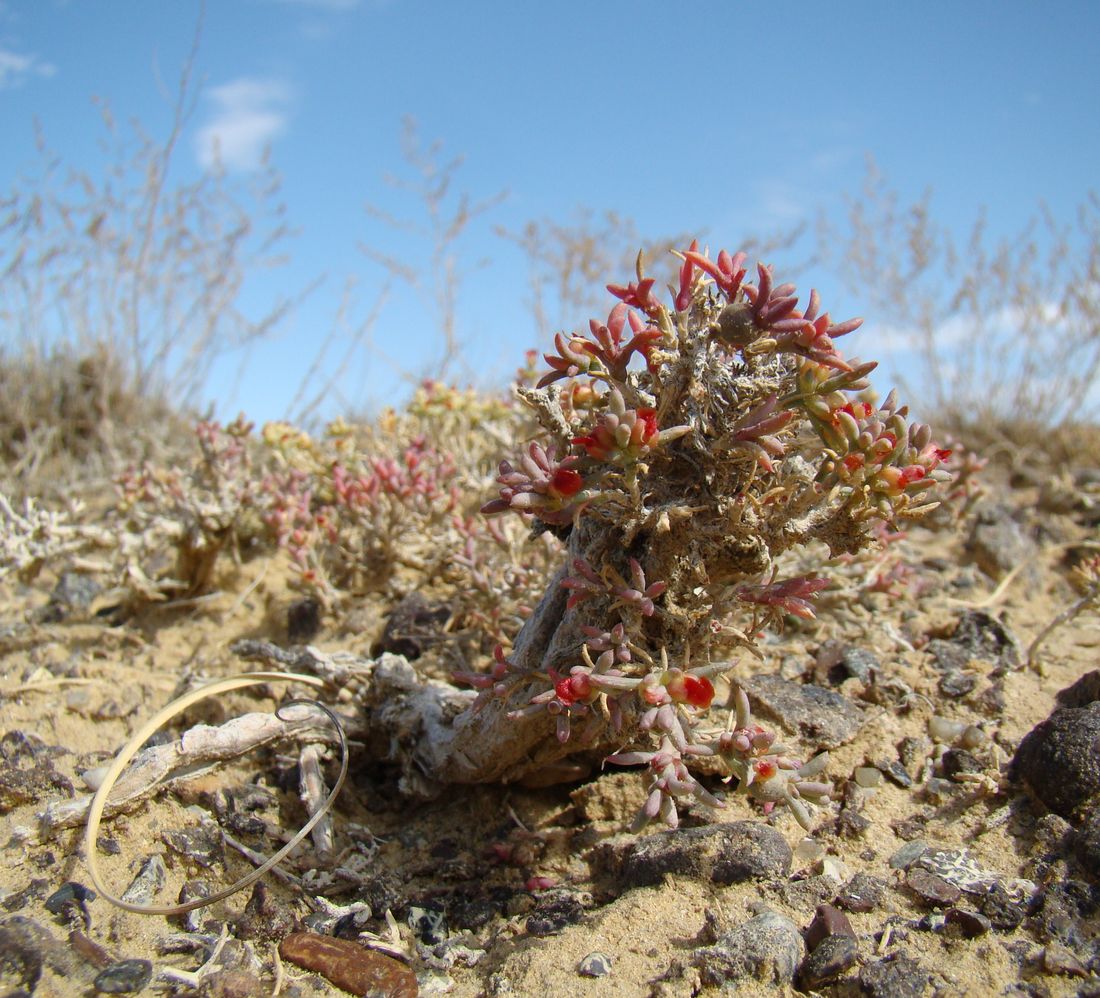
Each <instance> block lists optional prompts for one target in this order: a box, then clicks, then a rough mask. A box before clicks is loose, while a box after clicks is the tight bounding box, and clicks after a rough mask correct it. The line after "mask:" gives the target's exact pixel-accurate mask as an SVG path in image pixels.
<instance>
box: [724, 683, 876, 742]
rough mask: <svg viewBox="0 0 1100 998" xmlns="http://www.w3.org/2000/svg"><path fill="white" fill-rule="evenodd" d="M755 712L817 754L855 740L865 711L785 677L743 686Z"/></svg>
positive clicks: (851, 703) (835, 695) (840, 697)
mask: <svg viewBox="0 0 1100 998" xmlns="http://www.w3.org/2000/svg"><path fill="white" fill-rule="evenodd" d="M742 685H743V687H744V689H745V692H746V693H748V695H749V701H750V703H751V704H752V708H753V712H754V713H757V714H761V715H764V716H766V717H771V718H774V719H775V720H776V721H778V722H779V723H780V724H782V725H783V727H785V728H786V729H787V730H788V731H790V732H792V733H795V734H797V735H798V736H799V738H800V739H801V741H802V743H803V744H805V745H807V746H809V747H810V748H813V749H814V750H815V751H821V750H823V749H833V748H836V747H837V746H839V745H844V744H845V743H847V742H850V741H851V740H852V739H853V738H855V736H856V734H857V732H858V731H859V729H860V727H861V726H862V725H863V711H862V710H860V708H859V707H858V706H857V705H856V704H854V703H853V702H852V701H851V700H849V699H848V698H847V697H843V696H841V695H840V694H839V693H834V692H833V691H832V690H827V689H824V688H823V687H821V686H814V685H813V684H809V683H807V684H805V685H803V684H801V683H792V682H791V681H790V680H787V679H783V678H782V677H781V676H774V675H772V676H766V675H759V676H753V677H752V678H751V679H749V680H746V681H745V682H744V683H743V684H742Z"/></svg>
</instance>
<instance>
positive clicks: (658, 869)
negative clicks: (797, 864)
mask: <svg viewBox="0 0 1100 998" xmlns="http://www.w3.org/2000/svg"><path fill="white" fill-rule="evenodd" d="M598 856H601V854H598ZM602 858H603V860H604V862H605V863H606V865H608V866H609V867H610V868H611V869H612V871H613V872H614V873H615V874H616V879H617V880H618V882H619V883H621V884H623V885H625V886H627V887H645V886H648V885H650V884H656V883H659V882H660V881H661V880H662V879H663V878H664V877H665V876H667V875H669V874H678V875H681V876H688V877H694V878H695V879H698V880H709V881H711V882H712V883H715V884H723V885H724V884H735V883H740V882H742V881H745V880H756V879H771V878H776V877H785V876H786V875H787V874H788V873H789V872H790V869H791V859H792V856H791V847H790V846H789V845H787V841H786V839H784V838H783V836H782V835H781V834H780V833H779V832H778V831H777V830H776V829H774V828H772V827H771V826H770V825H763V824H760V823H759V822H755V821H734V822H729V823H727V824H721V825H705V826H703V827H701V828H690V829H678V830H676V831H667V832H658V833H656V834H654V835H647V836H645V837H644V838H640V839H631V840H630V842H629V843H627V844H626V845H625V847H620V848H618V849H613V850H612V851H610V852H605V853H603V854H602Z"/></svg>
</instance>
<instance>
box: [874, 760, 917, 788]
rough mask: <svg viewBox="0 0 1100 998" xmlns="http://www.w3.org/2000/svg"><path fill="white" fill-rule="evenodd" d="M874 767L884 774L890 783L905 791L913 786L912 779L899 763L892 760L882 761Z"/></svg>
mask: <svg viewBox="0 0 1100 998" xmlns="http://www.w3.org/2000/svg"><path fill="white" fill-rule="evenodd" d="M875 766H876V767H877V768H878V769H880V770H882V772H883V773H885V774H886V778H887V779H888V780H890V782H891V783H895V784H897V785H898V786H899V787H902V788H903V789H905V790H908V789H909V788H910V787H912V786H913V777H911V776H910V775H909V772H908V770H906V768H905V767H904V766H903V765H902V764H901V763H900V762H897V761H896V760H893V759H884V760H882V761H881V762H877V763H875Z"/></svg>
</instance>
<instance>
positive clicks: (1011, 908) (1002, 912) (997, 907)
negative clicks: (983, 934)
mask: <svg viewBox="0 0 1100 998" xmlns="http://www.w3.org/2000/svg"><path fill="white" fill-rule="evenodd" d="M979 906H980V907H981V910H982V914H983V915H985V916H986V917H987V918H988V919H989V921H990V923H991V924H992V926H993V927H994V928H995V929H1002V930H1005V931H1009V930H1012V929H1015V928H1016V927H1017V926H1018V925H1019V924H1020V923H1021V922H1022V921H1023V920H1024V918H1026V917H1027V907H1028V906H1027V903H1026V902H1024V901H1022V900H1020V899H1019V898H1017V897H1015V896H1013V894H1011V893H1010V892H1009V891H1008V889H1007V888H1006V887H1005V886H1004V885H1003V884H1002V883H1000V882H997V883H995V884H994V885H993V886H992V887H991V888H990V889H989V890H988V891H987V892H986V893H985V894H984V895H982V897H981V899H980V901H979Z"/></svg>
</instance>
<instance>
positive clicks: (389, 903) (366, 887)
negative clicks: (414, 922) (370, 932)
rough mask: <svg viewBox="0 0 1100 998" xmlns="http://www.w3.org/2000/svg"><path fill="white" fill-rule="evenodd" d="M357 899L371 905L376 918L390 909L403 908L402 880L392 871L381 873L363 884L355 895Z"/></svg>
mask: <svg viewBox="0 0 1100 998" xmlns="http://www.w3.org/2000/svg"><path fill="white" fill-rule="evenodd" d="M355 900H356V901H362V902H364V903H366V904H368V905H370V910H371V912H372V913H373V915H374V917H375V918H381V917H382V916H383V915H385V913H386V911H387V910H388V909H394V910H395V909H397V908H401V907H403V906H404V904H405V894H404V891H403V890H402V884H401V881H400V880H399V879H398V878H397V877H396V876H395V875H394V874H392V873H388V872H384V873H379V874H377V875H375V876H373V877H371V879H370V880H368V881H367V882H366V883H365V884H363V885H362V886H361V887H360V888H359V890H358V891H357V892H356V895H355Z"/></svg>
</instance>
